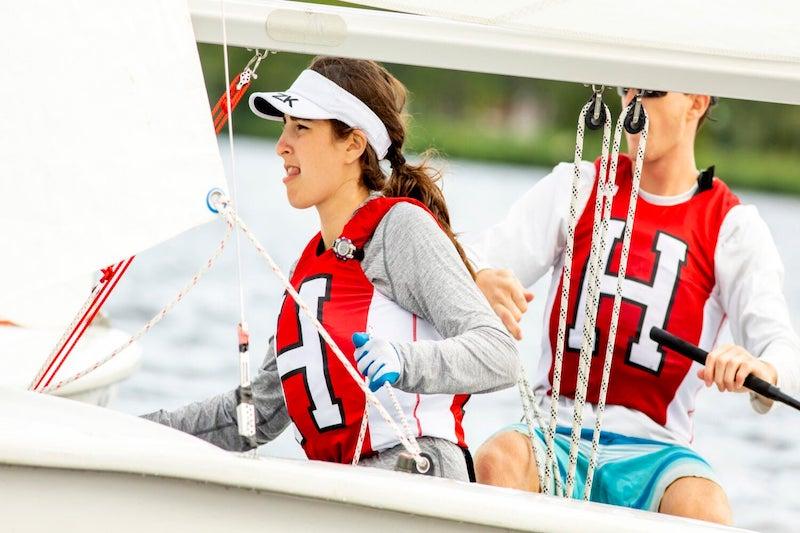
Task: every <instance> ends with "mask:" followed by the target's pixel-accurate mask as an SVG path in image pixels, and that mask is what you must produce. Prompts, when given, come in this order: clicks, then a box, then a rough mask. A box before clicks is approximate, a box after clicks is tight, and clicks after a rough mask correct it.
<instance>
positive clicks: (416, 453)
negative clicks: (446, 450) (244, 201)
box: [213, 191, 430, 470]
mask: <svg viewBox="0 0 800 533" xmlns="http://www.w3.org/2000/svg"><path fill="white" fill-rule="evenodd" d="M213 203H214V205H215V207H216V208H217V209H218V211H219V213H220V215H221V216H223V217H224V218H225V220H226V221H228V222H229V223H230V224H233V225H235V226H237V227H238V228H239V229H240V230H241V231H242V233H244V234H245V236H246V237H247V239H248V240H249V241H250V243H251V244H252V245H253V246H254V247H255V248H256V251H257V252H258V254H259V255H260V256H261V257H262V258H263V259H264V260H265V261H266V262H267V264H268V265H269V268H270V270H272V272H273V273H274V274H275V275H276V276H277V277H278V279H279V280H280V282H281V284H282V285H283V286H284V288H285V289H286V293H287V294H288V295H289V296H291V298H292V299H293V300H294V301H295V303H296V304H297V307H298V309H299V310H300V311H301V312H302V313H303V314H304V315H305V316H306V318H307V319H308V320H309V321H310V322H311V324H312V325H313V326H314V328H315V329H316V330H317V332H318V333H319V335H320V337H321V338H322V340H324V341H325V343H326V344H327V345H328V346H329V347H330V348H331V351H332V352H333V354H334V355H335V356H336V358H337V359H338V360H339V363H341V365H342V367H343V368H344V370H345V371H346V372H347V373H348V374H350V377H351V378H353V381H355V382H356V384H357V385H358V387H359V388H360V389H361V391H362V392H363V393H364V396H365V397H366V401H367V402H369V403H371V404H372V405H373V406H374V407H375V409H376V410H377V411H378V413H379V414H380V415H381V418H383V420H384V421H385V422H386V424H387V425H388V426H389V427H390V428H392V431H394V433H395V435H396V436H397V438H398V440H399V441H400V444H402V445H403V447H404V448H405V449H406V451H408V452H409V453H410V454H411V455H412V457H413V458H414V461H415V462H416V464H417V467H418V468H419V469H420V470H427V469H428V468H429V467H430V464H429V462H428V459H426V458H425V457H424V456H423V455H422V454H421V450H420V447H419V444H418V443H417V441H416V438H415V437H414V436H413V434H412V433H410V432H406V431H404V430H403V429H401V428H400V426H399V425H398V424H397V422H395V420H394V419H393V418H392V416H391V415H390V414H389V412H388V411H387V410H386V408H385V407H384V406H383V404H382V403H381V402H380V400H378V398H377V396H376V395H375V393H373V392H372V391H371V390H370V389H369V387H368V386H367V384H366V382H365V380H364V376H362V375H361V374H360V373H359V372H358V371H357V370H356V369H355V368H354V367H353V363H351V362H350V360H348V359H347V356H345V355H344V352H342V349H341V348H339V345H338V344H336V341H334V340H333V338H332V337H331V335H330V333H328V331H327V330H326V329H325V326H323V325H322V323H321V322H320V321H319V319H318V318H317V317H316V316H315V315H314V313H312V312H311V309H310V308H309V307H308V304H306V303H305V301H303V299H302V298H301V297H300V295H299V294H298V293H297V290H296V289H295V288H294V286H293V285H292V283H291V282H290V281H289V279H288V278H287V277H286V275H285V274H284V273H283V272H282V271H281V269H280V267H279V266H278V265H277V264H276V263H275V260H273V259H272V256H270V255H269V253H268V252H267V250H266V249H265V248H264V246H263V245H262V244H261V242H260V241H259V240H258V238H257V237H256V236H255V234H254V233H253V232H252V231H251V230H250V228H249V227H248V226H247V224H245V222H244V221H243V220H242V219H241V217H240V216H239V214H238V213H237V212H236V210H235V209H234V207H233V206H232V205H231V202H230V200H229V199H227V198H224V196H223V195H222V193H221V191H220V192H217V196H216V198H215V199H214V200H213ZM390 396H393V395H390ZM393 403H396V400H394V399H393ZM400 415H401V420H402V416H403V415H402V412H401V413H400Z"/></svg>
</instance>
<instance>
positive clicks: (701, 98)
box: [687, 94, 711, 120]
mask: <svg viewBox="0 0 800 533" xmlns="http://www.w3.org/2000/svg"><path fill="white" fill-rule="evenodd" d="M689 96H690V97H691V99H692V105H691V107H689V114H688V117H687V118H689V119H690V120H700V117H702V116H703V114H705V112H706V110H707V109H708V107H709V106H710V105H711V97H710V96H708V95H707V94H691V95H689Z"/></svg>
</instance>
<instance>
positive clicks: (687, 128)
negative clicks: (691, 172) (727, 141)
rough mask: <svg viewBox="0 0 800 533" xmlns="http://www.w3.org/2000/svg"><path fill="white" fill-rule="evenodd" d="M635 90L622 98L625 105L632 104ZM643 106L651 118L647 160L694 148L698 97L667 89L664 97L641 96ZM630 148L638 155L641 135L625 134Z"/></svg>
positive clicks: (631, 90) (630, 150) (655, 159)
mask: <svg viewBox="0 0 800 533" xmlns="http://www.w3.org/2000/svg"><path fill="white" fill-rule="evenodd" d="M635 94H636V91H635V90H634V89H630V90H628V92H627V93H626V94H625V96H624V97H623V98H622V104H623V108H624V106H627V105H628V104H630V102H631V101H632V100H633V98H634V96H635ZM642 105H643V107H644V109H645V111H646V112H647V117H648V118H649V120H650V127H649V129H648V133H647V148H646V151H645V161H646V162H654V161H658V160H660V159H662V158H664V157H669V156H670V154H675V153H678V152H679V151H680V150H681V149H687V148H688V149H692V148H693V145H694V137H695V132H696V130H697V121H698V119H699V115H698V114H697V102H696V96H695V95H691V94H684V93H673V92H668V93H667V94H665V95H664V96H659V97H655V96H653V97H647V98H642ZM625 137H626V139H627V141H628V151H629V153H630V154H631V157H635V156H636V151H637V150H638V148H639V141H640V140H641V134H636V135H631V134H629V133H627V132H626V133H625Z"/></svg>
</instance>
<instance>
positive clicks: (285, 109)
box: [249, 92, 335, 121]
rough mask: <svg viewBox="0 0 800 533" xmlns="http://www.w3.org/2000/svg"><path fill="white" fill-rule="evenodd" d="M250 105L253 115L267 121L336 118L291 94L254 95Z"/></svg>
mask: <svg viewBox="0 0 800 533" xmlns="http://www.w3.org/2000/svg"><path fill="white" fill-rule="evenodd" d="M249 103H250V109H251V110H252V111H253V113H255V114H256V115H257V116H259V117H261V118H264V119H267V120H276V121H281V120H283V117H284V116H285V115H288V116H290V117H294V118H303V119H308V120H322V119H332V118H335V117H334V115H333V114H331V113H330V112H328V111H325V110H324V109H322V108H321V107H319V106H318V105H316V104H315V103H313V102H311V101H310V100H308V99H307V98H303V97H300V96H298V95H296V94H292V93H290V92H275V93H253V94H251V95H250V100H249Z"/></svg>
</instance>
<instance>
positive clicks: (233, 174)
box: [219, 0, 249, 381]
mask: <svg viewBox="0 0 800 533" xmlns="http://www.w3.org/2000/svg"><path fill="white" fill-rule="evenodd" d="M219 5H220V10H221V17H222V56H223V63H224V68H225V105H226V107H227V111H228V117H227V118H228V149H229V153H230V157H231V160H230V165H231V180H230V181H231V199H232V200H233V201H234V202H237V201H238V200H239V194H238V192H239V191H238V180H237V177H236V153H235V152H234V146H233V145H234V142H233V115H232V106H231V74H230V65H229V62H228V24H227V21H226V18H225V0H220V3H219ZM235 239H236V272H237V281H238V286H239V323H240V324H245V320H244V287H243V280H242V245H241V238H240V236H239V232H238V231H237V232H236V237H235ZM248 381H249V380H248Z"/></svg>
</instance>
